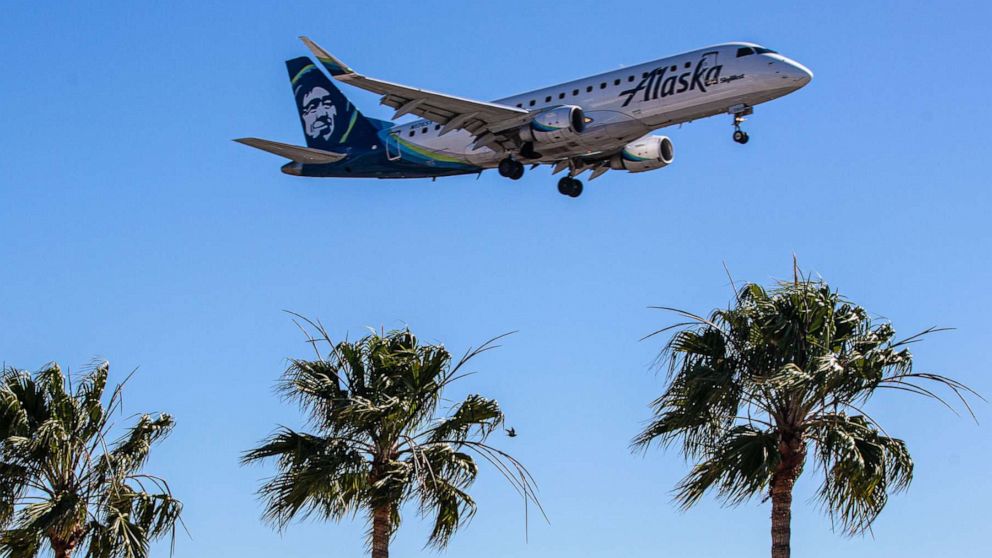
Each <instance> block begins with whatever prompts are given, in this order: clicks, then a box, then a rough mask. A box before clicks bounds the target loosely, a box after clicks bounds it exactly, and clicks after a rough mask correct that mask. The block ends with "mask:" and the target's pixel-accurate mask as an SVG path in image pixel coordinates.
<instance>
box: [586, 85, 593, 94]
mask: <svg viewBox="0 0 992 558" xmlns="http://www.w3.org/2000/svg"><path fill="white" fill-rule="evenodd" d="M586 93H592V86H591V85H590V86H589V87H586Z"/></svg>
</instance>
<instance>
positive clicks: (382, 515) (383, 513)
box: [372, 506, 392, 558]
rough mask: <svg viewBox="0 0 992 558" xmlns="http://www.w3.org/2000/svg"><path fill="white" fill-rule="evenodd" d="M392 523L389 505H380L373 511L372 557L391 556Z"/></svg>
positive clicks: (387, 557)
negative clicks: (390, 537) (390, 536)
mask: <svg viewBox="0 0 992 558" xmlns="http://www.w3.org/2000/svg"><path fill="white" fill-rule="evenodd" d="M391 523H392V515H391V514H390V512H389V506H380V507H378V508H376V509H375V510H373V511H372V558H389V535H390V532H391V531H392V526H391Z"/></svg>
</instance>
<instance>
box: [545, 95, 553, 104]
mask: <svg viewBox="0 0 992 558" xmlns="http://www.w3.org/2000/svg"><path fill="white" fill-rule="evenodd" d="M544 102H545V103H550V102H551V95H548V96H547V97H545V98H544Z"/></svg>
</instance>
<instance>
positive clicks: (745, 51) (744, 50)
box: [737, 47, 754, 58]
mask: <svg viewBox="0 0 992 558" xmlns="http://www.w3.org/2000/svg"><path fill="white" fill-rule="evenodd" d="M752 54H754V49H753V48H751V47H741V48H739V49H737V58H740V57H742V56H751V55H752Z"/></svg>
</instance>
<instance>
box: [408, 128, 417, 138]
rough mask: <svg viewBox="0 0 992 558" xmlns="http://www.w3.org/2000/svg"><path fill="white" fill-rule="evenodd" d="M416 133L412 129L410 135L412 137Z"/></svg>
mask: <svg viewBox="0 0 992 558" xmlns="http://www.w3.org/2000/svg"><path fill="white" fill-rule="evenodd" d="M414 133H415V132H414V131H413V130H410V133H409V134H408V135H409V136H410V137H411V138H412V137H413V134H414Z"/></svg>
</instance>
